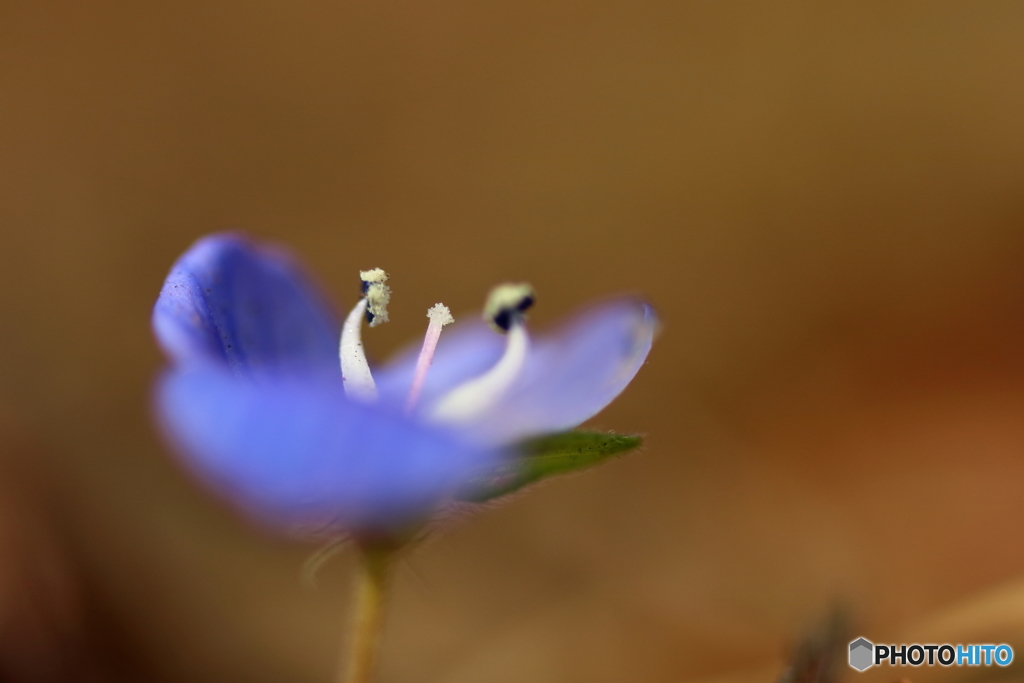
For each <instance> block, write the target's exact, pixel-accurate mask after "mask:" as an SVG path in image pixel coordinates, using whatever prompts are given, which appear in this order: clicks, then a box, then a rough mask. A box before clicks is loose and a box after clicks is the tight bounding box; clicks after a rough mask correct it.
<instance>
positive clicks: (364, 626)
mask: <svg viewBox="0 0 1024 683" xmlns="http://www.w3.org/2000/svg"><path fill="white" fill-rule="evenodd" d="M359 555H360V558H359V559H360V562H359V567H358V569H357V571H356V577H355V604H354V605H353V615H352V616H353V618H352V631H351V633H350V634H349V638H350V641H349V644H348V652H347V654H348V657H347V658H346V659H345V660H342V662H341V666H340V667H339V670H338V673H339V677H338V681H339V683H371V681H372V680H373V671H374V667H375V665H376V661H377V651H378V648H379V645H380V636H381V630H382V627H383V626H384V602H385V600H384V598H385V593H386V589H387V574H388V565H389V561H390V559H391V550H390V549H384V548H379V547H368V546H361V547H360V553H359Z"/></svg>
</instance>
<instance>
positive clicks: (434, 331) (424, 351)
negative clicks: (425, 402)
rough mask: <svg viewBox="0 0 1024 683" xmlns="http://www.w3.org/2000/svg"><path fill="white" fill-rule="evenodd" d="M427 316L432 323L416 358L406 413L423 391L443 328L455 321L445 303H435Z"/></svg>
mask: <svg viewBox="0 0 1024 683" xmlns="http://www.w3.org/2000/svg"><path fill="white" fill-rule="evenodd" d="M427 317H428V318H430V323H429V324H428V325H427V334H426V336H425V337H424V338H423V348H421V349H420V356H419V358H417V359H416V370H415V372H414V373H413V376H412V385H411V386H410V387H409V396H408V398H407V399H406V402H405V412H406V413H411V412H412V411H413V409H414V408H415V407H416V403H417V402H418V401H419V399H420V394H421V393H422V392H423V384H424V382H426V381H427V371H428V370H429V369H430V362H431V361H432V360H433V359H434V351H435V350H436V349H437V340H438V339H440V338H441V328H442V327H444V326H445V325H447V324H448V323H453V322H455V318H453V317H452V313H451V311H449V310H448V307H447V306H445V305H444V304H434V306H433V307H432V308H431V309H430V310H428V311H427Z"/></svg>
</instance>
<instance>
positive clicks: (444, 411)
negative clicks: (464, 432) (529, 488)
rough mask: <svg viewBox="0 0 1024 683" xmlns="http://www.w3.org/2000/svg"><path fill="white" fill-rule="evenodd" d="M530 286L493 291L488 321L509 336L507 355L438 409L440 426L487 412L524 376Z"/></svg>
mask: <svg viewBox="0 0 1024 683" xmlns="http://www.w3.org/2000/svg"><path fill="white" fill-rule="evenodd" d="M533 302H534V296H533V288H532V287H530V286H529V285H525V284H520V285H500V286H498V287H495V288H494V289H493V290H492V291H491V295H490V296H489V297H488V298H487V305H486V306H485V307H484V318H485V319H486V320H488V321H489V322H490V323H491V325H492V326H493V327H495V328H497V329H499V330H502V331H507V332H508V339H507V341H506V344H505V353H504V355H502V357H501V359H500V360H499V361H498V362H497V363H496V364H495V365H494V367H492V368H491V369H490V370H488V371H487V372H486V373H484V374H483V375H480V376H479V377H475V378H474V379H471V380H469V381H467V382H464V383H462V384H460V385H459V386H457V387H455V388H454V389H452V390H451V391H450V392H448V394H446V395H445V396H444V397H443V398H442V399H441V400H440V401H438V403H437V404H436V405H435V406H434V409H433V412H432V414H431V417H432V418H433V419H435V420H437V421H440V422H464V421H467V420H471V419H473V418H474V417H476V416H478V415H480V414H482V413H484V412H486V411H487V410H488V409H490V408H491V407H492V406H493V405H494V404H495V403H497V402H498V400H499V399H500V398H501V397H502V396H503V395H504V394H505V392H506V391H508V389H509V388H510V387H511V386H512V384H513V383H514V382H515V380H516V379H517V378H518V377H519V374H520V372H522V369H523V366H524V365H525V363H526V356H527V353H528V352H529V349H530V337H529V335H528V334H527V333H526V325H525V322H524V318H525V316H524V313H525V312H526V310H527V309H528V308H530V306H532V305H533Z"/></svg>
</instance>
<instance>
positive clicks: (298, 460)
mask: <svg viewBox="0 0 1024 683" xmlns="http://www.w3.org/2000/svg"><path fill="white" fill-rule="evenodd" d="M361 279H362V280H363V290H364V295H363V297H362V298H360V300H359V302H358V303H357V304H356V306H355V308H354V309H353V310H352V312H351V313H350V314H349V315H348V316H347V318H346V319H345V321H344V322H342V321H341V320H340V319H339V318H338V317H336V315H335V314H334V313H333V312H332V310H331V308H330V306H329V305H327V303H326V302H325V300H324V299H323V298H322V297H321V295H320V294H319V293H318V291H317V290H316V289H315V288H314V287H313V286H312V285H311V283H310V282H309V280H308V279H307V277H306V276H305V275H304V273H303V271H302V269H301V267H300V266H299V264H298V263H297V262H296V261H295V259H294V258H293V257H292V256H291V255H289V254H288V253H287V252H285V251H283V250H282V249H280V248H278V247H275V246H268V245H264V244H259V243H256V242H254V241H252V240H250V239H249V238H247V237H245V236H242V235H239V234H216V235H211V236H208V237H205V238H203V239H201V240H199V241H198V242H197V243H196V244H195V245H193V246H192V247H191V248H190V249H189V250H188V251H187V252H186V253H185V254H184V255H183V256H182V257H181V258H180V259H179V260H178V261H177V263H175V265H174V267H173V268H172V269H171V272H170V274H169V275H168V277H167V280H166V282H165V283H164V286H163V289H162V291H161V292H160V296H159V298H158V300H157V303H156V306H155V308H154V311H153V329H154V332H155V334H156V338H157V340H158V342H159V344H160V346H161V347H162V348H163V350H164V351H165V352H166V354H167V356H168V357H169V359H170V361H171V367H170V368H169V369H168V370H167V371H166V372H165V373H164V375H163V376H162V378H161V380H160V382H159V385H158V388H157V408H158V410H157V412H158V415H159V420H160V423H161V426H162V427H163V430H164V432H165V433H166V434H167V435H168V437H169V439H170V440H171V441H172V442H173V444H174V445H175V446H176V449H177V450H178V451H179V452H180V453H181V454H182V456H183V457H184V459H185V460H186V462H187V463H188V465H189V466H190V467H191V469H192V470H194V472H195V473H196V474H197V475H198V476H199V477H200V478H201V479H203V480H205V481H206V482H208V483H209V484H210V485H211V486H213V487H214V488H216V489H218V490H219V491H220V492H222V493H223V494H224V495H225V496H226V497H227V498H229V499H230V500H231V501H233V502H234V503H235V504H237V505H238V506H240V507H241V508H243V509H244V510H245V511H247V512H248V513H250V514H251V515H253V516H254V517H256V518H257V519H258V520H260V521H264V522H266V523H268V524H270V525H271V526H274V527H277V528H283V529H285V530H288V531H295V530H302V531H311V530H316V531H320V532H327V533H334V534H337V533H339V532H348V533H353V534H357V535H359V534H362V535H367V536H372V535H380V534H384V535H386V534H389V533H395V532H399V531H401V530H404V529H409V528H412V527H414V526H415V525H417V524H419V523H422V522H423V521H425V520H426V519H428V518H429V516H430V515H431V514H433V513H434V512H435V511H437V510H438V509H439V508H440V507H441V506H443V505H445V504H446V503H447V502H448V501H450V500H451V497H452V496H453V494H454V493H455V492H456V491H460V490H462V491H464V490H465V488H466V486H467V485H468V484H469V483H471V482H473V481H478V480H480V478H481V476H483V477H484V478H486V476H487V474H488V473H489V472H494V471H497V470H498V469H500V468H501V467H504V466H507V463H508V462H509V459H510V458H512V459H514V458H515V457H516V450H517V449H516V444H518V443H520V442H522V441H523V440H524V439H526V438H528V437H534V436H537V435H543V434H549V433H552V432H557V431H561V430H566V429H571V428H573V427H575V426H576V425H578V424H580V423H581V422H583V421H584V420H586V419H588V418H590V417H591V416H592V415H594V414H596V413H597V412H598V411H600V410H601V409H603V408H604V407H605V406H606V405H608V403H610V402H611V401H612V400H613V399H614V398H615V397H616V396H617V395H618V394H619V393H620V392H621V391H622V390H623V389H624V388H625V387H626V385H627V384H628V383H629V382H630V380H632V378H633V377H634V375H635V374H636V373H637V371H638V370H639V368H640V366H641V365H642V364H643V362H644V360H645V359H646V357H647V353H648V351H649V349H650V347H651V342H652V339H653V335H654V332H655V328H656V325H657V323H656V319H655V316H654V313H653V311H652V309H651V308H650V306H648V305H647V304H645V303H643V302H642V301H639V300H637V299H633V298H618V299H614V300H611V301H608V302H605V303H603V304H600V305H598V306H595V307H593V308H591V309H589V310H588V311H585V312H583V313H581V314H579V315H577V316H576V317H575V318H573V319H572V320H571V321H569V322H568V323H567V324H565V325H563V326H562V327H561V328H560V329H559V330H557V331H555V332H554V333H553V334H551V335H549V336H546V337H542V338H540V339H537V340H536V341H531V340H530V337H529V335H528V333H527V330H526V325H525V316H524V312H525V310H526V309H527V308H528V307H529V306H530V304H532V302H533V293H532V290H530V289H529V288H528V287H527V286H523V285H516V286H505V287H501V288H498V289H497V290H496V291H495V293H494V294H493V295H492V297H491V299H490V300H489V302H488V310H487V311H486V314H487V317H488V320H489V322H490V326H488V325H487V324H486V323H484V322H483V321H480V320H475V321H471V322H460V323H457V324H455V325H453V326H452V327H451V329H450V330H445V332H444V334H442V333H441V329H442V327H443V326H444V325H446V324H447V323H449V322H451V316H450V314H449V313H448V309H447V308H445V307H444V306H442V305H440V304H439V305H438V306H435V307H434V308H432V309H431V310H430V312H429V313H428V317H429V318H430V324H429V326H428V331H427V336H426V339H425V340H424V342H423V343H422V345H421V346H420V345H417V346H418V348H414V349H410V350H408V351H407V352H404V353H400V354H398V356H397V357H396V358H395V359H394V360H392V361H391V362H389V363H387V364H385V365H383V366H381V367H378V368H374V369H371V367H370V365H369V364H368V363H367V362H366V358H365V355H364V353H363V348H362V338H361V327H362V321H363V320H364V319H367V320H369V324H370V326H373V325H376V324H379V323H381V322H384V321H386V320H387V309H386V304H387V299H388V297H389V295H390V290H389V289H388V286H387V284H386V282H387V276H386V274H384V272H383V271H380V270H373V271H365V272H363V273H361ZM491 328H498V329H499V330H500V331H502V332H505V334H504V335H502V334H500V333H498V332H495V330H494V329H491ZM339 333H340V335H339ZM339 336H340V353H339ZM339 355H340V363H339Z"/></svg>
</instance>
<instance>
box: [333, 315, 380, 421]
mask: <svg viewBox="0 0 1024 683" xmlns="http://www.w3.org/2000/svg"><path fill="white" fill-rule="evenodd" d="M364 317H366V299H365V298H363V299H360V300H359V303H357V304H356V306H355V308H353V309H352V312H351V313H349V314H348V317H347V318H345V324H344V325H343V326H342V328H341V348H340V349H339V355H340V356H341V380H342V382H343V383H344V385H345V394H346V395H347V396H348V397H349V398H354V399H356V400H359V401H364V402H367V403H370V402H373V401H376V400H377V385H376V384H375V383H374V381H373V375H371V374H370V364H369V363H367V362H366V352H365V351H364V350H363V341H362V327H363V318H364Z"/></svg>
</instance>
